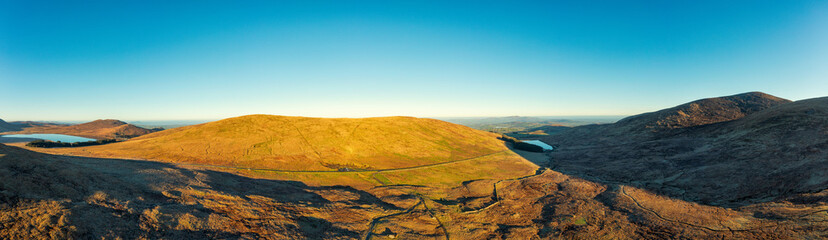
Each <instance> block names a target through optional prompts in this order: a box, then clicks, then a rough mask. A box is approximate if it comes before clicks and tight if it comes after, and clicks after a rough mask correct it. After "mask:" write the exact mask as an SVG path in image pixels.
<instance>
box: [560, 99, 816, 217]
mask: <svg viewBox="0 0 828 240" xmlns="http://www.w3.org/2000/svg"><path fill="white" fill-rule="evenodd" d="M694 103H699V102H698V101H697V102H693V103H689V104H684V105H681V106H678V107H675V108H670V109H666V110H662V111H659V112H655V113H648V114H642V115H639V116H635V117H630V118H628V119H624V120H622V121H619V122H617V123H615V124H608V125H593V126H584V127H576V128H573V129H571V130H566V131H563V132H561V133H559V134H557V135H550V136H548V137H546V138H544V141H545V142H547V143H549V144H552V145H557V146H558V148H557V149H556V152H553V153H552V158H553V159H555V160H556V161H555V165H554V166H553V167H554V169H556V170H558V171H561V172H563V173H566V174H571V175H576V176H582V177H586V178H588V179H593V180H596V181H601V182H606V183H630V184H633V185H634V186H638V187H642V188H646V189H649V190H651V191H654V192H657V193H660V194H665V195H668V196H672V197H676V198H681V199H684V200H688V201H694V202H699V203H704V204H710V205H718V206H728V207H735V206H743V205H745V204H751V203H758V202H766V201H771V200H775V199H780V198H785V197H789V196H791V195H795V194H800V193H808V192H816V191H821V190H824V189H825V188H826V186H828V175H826V174H825V173H826V172H828V151H825V149H828V98H817V99H809V100H801V101H797V102H790V103H786V101H784V100H780V99H779V98H776V97H772V96H769V95H764V94H758V93H748V94H741V95H735V96H730V97H723V98H714V99H705V100H701V103H703V104H694ZM723 106H725V107H723ZM684 109H695V110H691V111H685V110H684ZM674 113H675V114H674ZM682 113H683V114H682ZM631 126H634V127H631ZM642 127H643V128H642Z"/></svg>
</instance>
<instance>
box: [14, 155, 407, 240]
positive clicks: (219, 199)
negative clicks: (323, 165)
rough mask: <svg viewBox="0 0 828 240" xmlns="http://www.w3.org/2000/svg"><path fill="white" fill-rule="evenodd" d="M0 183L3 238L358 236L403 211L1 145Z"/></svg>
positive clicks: (325, 194) (279, 185)
mask: <svg viewBox="0 0 828 240" xmlns="http://www.w3.org/2000/svg"><path fill="white" fill-rule="evenodd" d="M0 179H3V181H0V238H2V239H208V238H231V239H238V238H243V239H302V238H306V239H321V238H340V239H356V238H359V236H360V234H361V233H362V232H363V231H365V230H366V229H367V228H368V226H367V223H368V221H370V219H371V218H372V217H374V216H380V215H381V214H384V212H385V211H390V210H396V209H398V208H397V207H395V206H393V205H390V204H387V203H384V202H383V201H380V200H379V199H377V198H376V197H374V196H372V195H370V194H367V193H365V192H362V191H358V190H354V189H352V188H349V187H309V186H306V185H304V184H302V183H300V182H289V181H273V180H257V179H250V178H246V177H240V176H237V175H232V174H227V173H221V172H214V171H203V170H190V169H183V168H178V167H175V166H170V165H167V164H164V163H157V162H146V161H129V160H114V159H95V158H80V157H68V156H54V155H46V154H40V153H35V152H29V151H27V150H23V149H19V148H16V147H8V146H5V145H2V144H0Z"/></svg>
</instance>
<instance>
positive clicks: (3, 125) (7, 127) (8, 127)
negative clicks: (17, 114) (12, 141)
mask: <svg viewBox="0 0 828 240" xmlns="http://www.w3.org/2000/svg"><path fill="white" fill-rule="evenodd" d="M11 131H20V127H19V126H16V125H14V124H11V123H7V122H6V121H3V119H0V132H11Z"/></svg>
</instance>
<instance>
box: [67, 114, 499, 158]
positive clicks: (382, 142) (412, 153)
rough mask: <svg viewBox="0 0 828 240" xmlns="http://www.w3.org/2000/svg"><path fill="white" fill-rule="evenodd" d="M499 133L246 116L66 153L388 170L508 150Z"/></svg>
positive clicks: (426, 124) (425, 123) (423, 122)
mask: <svg viewBox="0 0 828 240" xmlns="http://www.w3.org/2000/svg"><path fill="white" fill-rule="evenodd" d="M496 137H497V135H495V134H492V133H488V132H483V131H478V130H474V129H471V128H468V127H464V126H461V125H456V124H451V123H447V122H443V121H439V120H434V119H422V118H412V117H383V118H362V119H346V118H306V117H285V116H272V115H248V116H242V117H236V118H229V119H224V120H220V121H215V122H210V123H205V124H201V125H195V126H190V127H183V128H178V129H172V130H167V131H162V132H157V133H153V134H148V135H145V136H142V137H139V138H135V139H132V140H130V141H126V142H121V143H116V144H110V145H103V146H95V147H87V148H80V149H65V151H69V152H74V153H78V154H84V155H93V156H117V157H131V158H147V159H156V160H165V161H171V162H190V163H204V164H214V165H229V166H243V167H255V168H275V169H286V170H332V169H333V170H335V169H341V168H350V169H390V168H402V167H412V166H420V165H424V164H434V163H440V162H448V161H453V160H461V159H467V158H473V157H477V156H481V155H485V154H491V153H496V152H499V151H504V150H507V149H506V148H505V147H504V146H503V144H502V142H500V141H499V140H497V138H496Z"/></svg>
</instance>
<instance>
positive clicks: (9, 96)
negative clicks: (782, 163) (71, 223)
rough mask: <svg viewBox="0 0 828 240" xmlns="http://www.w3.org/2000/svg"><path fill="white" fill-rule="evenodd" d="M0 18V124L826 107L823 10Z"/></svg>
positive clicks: (334, 10)
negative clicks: (742, 104)
mask: <svg viewBox="0 0 828 240" xmlns="http://www.w3.org/2000/svg"><path fill="white" fill-rule="evenodd" d="M238 2H240V1H179V2H176V3H168V1H78V2H73V1H54V2H46V1H2V2H0V118H2V119H5V120H92V119H98V118H118V119H124V120H165V119H218V118H225V117H232V116H239V115H245V114H254V113H266V114H279V115H300V116H316V117H367V116H389V115H408V116H420V117H460V116H505V115H543V116H550V115H552V116H554V115H629V114H637V113H641V112H646V111H653V110H658V109H661V108H665V107H670V106H673V105H677V104H680V103H684V102H687V101H691V100H695V99H698V98H704V97H714V96H722V95H731V94H737V93H742V92H748V91H763V92H766V93H769V94H773V95H777V96H780V97H784V98H788V99H792V100H799V99H805V98H812V97H821V96H828V66H826V65H828V44H826V43H828V14H825V13H826V12H828V2H826V1H773V2H771V1H590V2H592V3H583V2H585V1H572V2H577V3H567V2H557V1H541V2H528V1H527V2H518V1H502V2H493V1H492V2H489V1H473V2H472V1H467V2H448V1H376V2H362V1H360V2H355V1H296V2H293V1H261V2H254V1H244V3H238Z"/></svg>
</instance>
